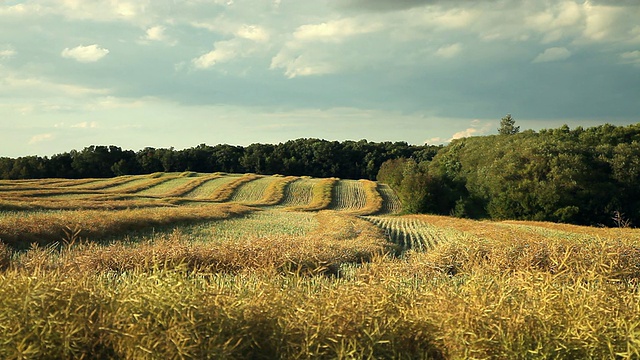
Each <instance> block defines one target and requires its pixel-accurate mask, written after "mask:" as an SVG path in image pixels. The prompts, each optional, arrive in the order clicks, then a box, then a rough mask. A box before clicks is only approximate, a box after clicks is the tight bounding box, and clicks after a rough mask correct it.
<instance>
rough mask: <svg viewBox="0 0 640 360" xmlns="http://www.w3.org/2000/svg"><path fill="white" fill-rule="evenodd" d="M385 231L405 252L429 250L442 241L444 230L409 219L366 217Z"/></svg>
mask: <svg viewBox="0 0 640 360" xmlns="http://www.w3.org/2000/svg"><path fill="white" fill-rule="evenodd" d="M363 218H364V219H366V220H368V221H370V222H372V223H373V224H375V225H377V226H378V227H380V228H381V229H383V230H384V231H385V234H386V235H387V237H388V238H389V240H390V241H391V242H393V243H395V244H397V245H399V246H400V247H402V248H403V249H405V250H409V249H415V250H429V249H432V248H433V247H435V246H436V245H437V244H438V243H439V242H441V241H442V239H443V236H442V233H441V232H442V231H441V230H442V229H438V228H436V227H434V226H432V225H429V224H428V223H426V222H423V221H420V220H418V219H415V218H407V217H395V216H391V217H386V216H364V217H363Z"/></svg>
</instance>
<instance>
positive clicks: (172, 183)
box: [136, 177, 193, 196]
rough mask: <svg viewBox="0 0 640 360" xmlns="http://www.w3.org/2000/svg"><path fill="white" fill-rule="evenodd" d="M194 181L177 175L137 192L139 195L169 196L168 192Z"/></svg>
mask: <svg viewBox="0 0 640 360" xmlns="http://www.w3.org/2000/svg"><path fill="white" fill-rule="evenodd" d="M191 181H193V179H192V178H189V177H177V178H173V179H169V180H167V181H163V182H161V183H158V184H156V185H154V186H151V187H149V188H147V189H144V190H142V191H138V192H136V195H139V196H169V195H168V193H171V192H173V191H175V190H176V189H178V188H181V187H183V186H185V185H187V184H188V183H189V182H191Z"/></svg>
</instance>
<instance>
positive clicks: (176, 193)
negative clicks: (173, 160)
mask: <svg viewBox="0 0 640 360" xmlns="http://www.w3.org/2000/svg"><path fill="white" fill-rule="evenodd" d="M181 176H182V175H181ZM192 176H194V175H189V176H186V177H192ZM219 177H221V175H220V174H211V175H207V176H200V177H197V178H195V179H193V180H191V181H189V182H188V183H186V184H184V185H182V186H179V187H176V188H174V189H173V190H171V191H169V192H167V193H165V194H164V195H163V196H166V197H180V196H183V195H185V194H187V193H189V192H191V191H193V190H195V189H196V188H197V187H199V186H200V185H202V184H204V183H206V182H207V181H209V180H213V179H217V178H219Z"/></svg>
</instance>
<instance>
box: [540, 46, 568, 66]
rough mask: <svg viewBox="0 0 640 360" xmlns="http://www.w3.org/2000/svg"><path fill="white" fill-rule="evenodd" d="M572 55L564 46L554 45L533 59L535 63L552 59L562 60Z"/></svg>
mask: <svg viewBox="0 0 640 360" xmlns="http://www.w3.org/2000/svg"><path fill="white" fill-rule="evenodd" d="M569 56H571V52H570V51H569V50H567V49H566V48H563V47H552V48H548V49H546V50H545V51H544V52H543V53H541V54H538V56H536V58H535V59H533V62H534V63H541V62H550V61H560V60H565V59H568V58H569Z"/></svg>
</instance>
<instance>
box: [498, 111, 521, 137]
mask: <svg viewBox="0 0 640 360" xmlns="http://www.w3.org/2000/svg"><path fill="white" fill-rule="evenodd" d="M515 124H516V121H515V120H514V119H513V117H511V114H507V116H505V117H503V118H502V119H501V120H500V127H499V128H498V134H500V135H513V134H517V133H519V132H520V126H515Z"/></svg>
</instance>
